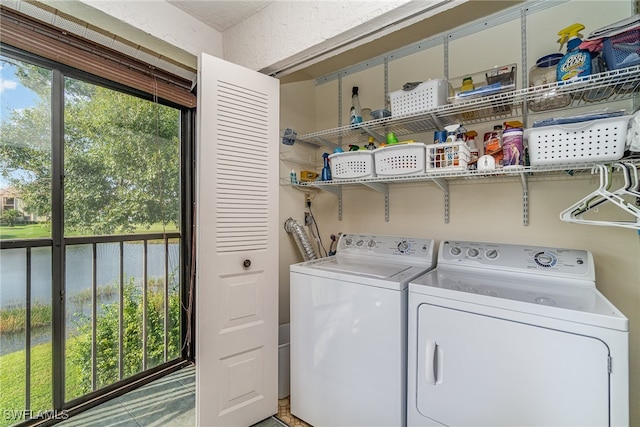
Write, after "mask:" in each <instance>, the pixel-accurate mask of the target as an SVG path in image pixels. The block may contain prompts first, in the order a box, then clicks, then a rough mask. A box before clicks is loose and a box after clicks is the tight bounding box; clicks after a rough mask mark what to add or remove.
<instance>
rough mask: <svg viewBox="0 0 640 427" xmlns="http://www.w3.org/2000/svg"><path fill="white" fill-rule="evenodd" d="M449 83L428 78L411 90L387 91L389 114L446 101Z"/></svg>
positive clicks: (428, 108)
mask: <svg viewBox="0 0 640 427" xmlns="http://www.w3.org/2000/svg"><path fill="white" fill-rule="evenodd" d="M448 94H449V84H448V83H447V81H446V80H429V81H426V82H424V83H420V84H419V85H418V86H416V87H415V88H414V89H413V90H397V91H395V92H390V93H389V99H390V100H391V115H392V116H399V115H402V114H410V113H416V112H418V111H426V110H430V109H432V108H435V107H439V106H441V105H444V104H446V103H447V96H448Z"/></svg>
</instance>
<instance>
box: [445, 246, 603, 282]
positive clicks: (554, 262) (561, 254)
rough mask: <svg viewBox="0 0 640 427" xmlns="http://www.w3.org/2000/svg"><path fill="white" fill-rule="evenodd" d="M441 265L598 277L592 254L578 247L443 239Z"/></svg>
mask: <svg viewBox="0 0 640 427" xmlns="http://www.w3.org/2000/svg"><path fill="white" fill-rule="evenodd" d="M438 265H448V266H458V267H461V268H464V267H481V268H483V269H489V270H504V271H511V272H522V273H535V274H545V275H554V276H566V277H574V278H581V279H589V280H595V273H594V268H593V257H592V255H591V253H590V252H589V251H585V250H577V249H559V248H547V247H539V246H527V245H512V244H505V243H486V242H467V241H455V240H444V241H442V243H441V244H440V250H439V253H438Z"/></svg>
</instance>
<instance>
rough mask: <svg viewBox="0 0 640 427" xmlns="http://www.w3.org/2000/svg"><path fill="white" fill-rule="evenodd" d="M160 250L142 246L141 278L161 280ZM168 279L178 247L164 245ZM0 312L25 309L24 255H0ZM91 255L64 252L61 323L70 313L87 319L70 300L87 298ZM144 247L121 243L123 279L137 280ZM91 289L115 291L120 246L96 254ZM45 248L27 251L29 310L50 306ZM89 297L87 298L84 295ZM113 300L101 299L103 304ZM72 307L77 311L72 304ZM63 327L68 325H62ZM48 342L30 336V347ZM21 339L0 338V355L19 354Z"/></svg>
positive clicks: (86, 308) (86, 249) (80, 249)
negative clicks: (81, 295) (94, 286)
mask: <svg viewBox="0 0 640 427" xmlns="http://www.w3.org/2000/svg"><path fill="white" fill-rule="evenodd" d="M164 248H165V247H164V244H151V243H149V244H148V245H147V277H148V278H149V279H153V278H156V279H162V278H163V277H164V262H165V258H164ZM168 250H169V257H168V258H169V260H168V263H169V274H172V273H173V274H178V257H179V253H180V248H179V244H178V243H177V242H176V243H170V244H169V246H168ZM0 255H1V256H0V310H1V309H7V308H11V307H26V292H27V289H26V283H27V268H26V265H27V259H26V250H25V249H3V250H2V251H0ZM92 258H93V249H92V245H72V246H67V249H66V266H65V286H66V295H67V301H66V304H67V306H66V311H67V318H69V316H70V315H72V314H73V313H76V312H85V314H88V313H90V309H91V303H90V301H89V302H84V303H80V302H78V300H77V299H74V295H78V294H79V293H84V292H90V289H91V283H92V277H93V271H92ZM143 258H144V246H143V245H142V244H140V243H135V242H134V243H125V244H124V248H123V270H124V275H125V278H131V277H133V278H136V279H137V280H138V281H140V280H142V277H143V271H144V270H143V269H144V264H143V261H144V260H143ZM96 260H97V262H96V283H97V286H98V291H99V292H100V289H104V288H106V287H110V286H114V285H115V286H117V285H118V283H119V275H120V244H119V243H100V244H98V245H97V248H96ZM51 287H52V285H51V248H50V247H45V248H33V249H32V250H31V301H32V304H47V305H50V304H51ZM89 295H90V294H89ZM116 298H117V294H116V295H112V296H111V297H110V298H103V299H101V300H100V302H99V306H100V303H108V302H111V301H113V300H115V299H116ZM76 302H78V304H79V305H76V304H75V303H76ZM67 324H68V326H69V322H67ZM49 340H51V330H50V328H40V329H39V330H34V331H32V345H35V344H37V343H42V342H48V341H49ZM24 342H25V338H24V333H19V334H0V355H1V354H7V353H10V352H12V351H16V350H20V349H23V348H24Z"/></svg>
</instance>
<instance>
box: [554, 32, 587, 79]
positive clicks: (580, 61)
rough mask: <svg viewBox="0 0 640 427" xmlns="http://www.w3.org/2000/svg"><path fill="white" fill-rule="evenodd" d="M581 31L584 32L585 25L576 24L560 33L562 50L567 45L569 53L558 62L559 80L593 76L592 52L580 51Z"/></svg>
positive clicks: (559, 41)
mask: <svg viewBox="0 0 640 427" xmlns="http://www.w3.org/2000/svg"><path fill="white" fill-rule="evenodd" d="M580 30H584V25H582V24H580V23H575V24H573V25H569V26H568V27H567V28H563V29H562V30H560V31H559V32H558V35H559V36H560V39H559V40H558V43H560V49H561V50H562V46H564V44H565V42H566V43H567V53H566V54H565V55H564V56H563V57H562V59H561V60H560V62H558V68H557V70H556V73H557V80H558V81H559V82H565V81H568V80H572V79H576V78H578V77H586V76H589V75H590V74H591V52H589V51H588V50H586V49H578V46H580V43H582V40H581V37H582V35H581V34H580V33H579V32H580Z"/></svg>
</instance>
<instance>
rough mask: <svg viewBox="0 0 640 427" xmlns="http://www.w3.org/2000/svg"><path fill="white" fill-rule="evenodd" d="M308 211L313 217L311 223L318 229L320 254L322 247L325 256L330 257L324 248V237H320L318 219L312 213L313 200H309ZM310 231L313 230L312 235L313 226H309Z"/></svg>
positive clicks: (317, 237)
mask: <svg viewBox="0 0 640 427" xmlns="http://www.w3.org/2000/svg"><path fill="white" fill-rule="evenodd" d="M307 209H309V215H311V221H312V222H313V225H315V227H316V233H317V236H314V237H316V239H317V240H318V252H320V247H322V251H324V256H325V257H326V256H329V255H328V254H327V250H326V249H325V247H324V243H322V237H320V229H319V228H318V223H317V222H316V218H315V217H314V216H313V212H311V200H307ZM309 229H311V233H312V234H313V228H311V226H309Z"/></svg>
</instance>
